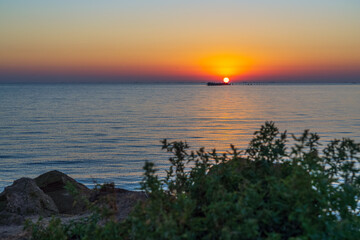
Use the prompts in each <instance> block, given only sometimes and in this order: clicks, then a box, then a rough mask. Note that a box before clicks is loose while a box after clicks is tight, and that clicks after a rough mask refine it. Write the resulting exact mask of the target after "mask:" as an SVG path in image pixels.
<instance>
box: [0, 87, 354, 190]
mask: <svg viewBox="0 0 360 240" xmlns="http://www.w3.org/2000/svg"><path fill="white" fill-rule="evenodd" d="M267 120H272V121H275V122H276V124H277V126H278V127H279V128H280V129H281V130H288V131H289V132H292V133H301V132H302V131H303V130H304V129H310V130H312V131H313V132H317V133H319V134H320V136H321V138H322V142H323V143H326V142H328V141H329V140H330V139H333V138H341V137H350V138H353V139H355V140H356V141H357V142H359V141H360V85H351V84H349V85H345V84H344V85H285V84H282V85H275V84H274V85H250V86H248V85H235V86H222V87H207V86H205V85H181V84H168V85H165V84H164V85H161V84H133V85H127V84H10V85H0V190H2V189H3V188H4V187H5V186H7V185H10V184H11V183H12V182H13V181H14V180H15V179H18V178H20V177H23V176H27V177H36V176H37V175H39V174H41V173H44V172H46V171H50V170H53V169H57V170H60V171H63V172H65V173H67V174H69V175H70V176H72V177H74V178H75V179H77V180H79V181H80V182H82V183H84V184H86V185H88V186H91V185H93V184H94V181H96V182H98V183H103V182H110V181H114V182H115V183H116V184H117V186H119V187H122V188H126V189H136V188H137V187H138V186H139V184H138V183H139V181H140V180H141V179H142V173H143V170H142V167H143V165H144V161H145V160H150V161H153V162H155V163H156V164H157V166H158V167H159V168H160V172H161V170H163V169H165V168H166V167H167V164H168V163H167V158H168V157H169V155H167V154H166V153H164V152H162V150H161V144H160V140H162V139H164V138H167V139H169V140H186V141H187V142H188V143H189V144H190V145H191V146H192V147H194V148H197V147H202V146H205V147H206V148H207V149H209V150H210V149H211V148H214V147H216V148H217V149H218V150H220V151H225V150H228V148H229V144H234V145H236V146H237V147H239V148H240V149H242V148H245V147H246V146H247V143H248V142H249V140H250V139H251V136H252V133H253V132H254V131H255V130H257V129H258V128H259V127H260V125H261V124H263V123H264V122H265V121H267Z"/></svg>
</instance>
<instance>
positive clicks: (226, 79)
mask: <svg viewBox="0 0 360 240" xmlns="http://www.w3.org/2000/svg"><path fill="white" fill-rule="evenodd" d="M207 85H208V86H224V85H231V83H230V79H229V78H228V77H224V79H223V82H208V83H207Z"/></svg>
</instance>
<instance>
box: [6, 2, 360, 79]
mask: <svg viewBox="0 0 360 240" xmlns="http://www.w3.org/2000/svg"><path fill="white" fill-rule="evenodd" d="M359 12H360V4H359V3H358V2H356V1H352V0H349V2H347V3H340V2H338V3H335V2H329V1H319V2H317V3H313V2H312V1H307V0H306V1H302V2H301V3H296V2H293V1H290V2H289V1H284V0H281V1H276V2H273V3H272V4H270V3H269V2H268V1H265V0H263V1H260V2H258V3H245V2H242V1H239V2H234V1H222V2H221V1H208V2H207V4H205V2H203V1H199V2H197V3H193V2H191V1H184V2H182V3H169V2H165V1H158V0H157V1H154V2H152V3H131V2H126V1H105V2H97V1H90V2H89V3H88V4H87V2H86V1H79V2H77V3H71V4H70V3H68V4H64V3H53V2H52V3H51V2H46V1H34V2H32V3H29V2H22V3H16V2H15V3H14V2H13V1H2V2H1V3H0V35H1V38H0V73H1V72H5V73H16V72H24V73H27V72H28V73H31V72H37V73H73V74H75V73H76V74H90V75H91V74H95V75H96V74H99V75H102V74H103V75H135V76H136V75H154V76H158V75H164V76H165V75H166V76H194V77H195V78H196V77H198V76H214V77H219V78H221V79H222V77H224V76H228V77H230V78H235V79H241V78H242V76H252V75H254V76H262V75H263V76H266V75H291V74H293V75H299V74H300V75H301V74H303V75H306V74H319V73H320V74H325V75H326V73H327V72H328V73H329V74H334V73H339V74H341V73H344V74H345V73H349V74H355V75H356V74H358V76H360V70H359V69H360V15H359V14H358V13H359Z"/></svg>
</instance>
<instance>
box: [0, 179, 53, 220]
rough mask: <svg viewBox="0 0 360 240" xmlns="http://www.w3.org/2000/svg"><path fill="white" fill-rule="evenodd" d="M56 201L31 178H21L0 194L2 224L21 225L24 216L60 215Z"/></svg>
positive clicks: (0, 218)
mask: <svg viewBox="0 0 360 240" xmlns="http://www.w3.org/2000/svg"><path fill="white" fill-rule="evenodd" d="M58 212H59V211H58V208H57V207H56V205H55V203H54V201H53V200H52V199H51V198H50V197H49V196H48V195H46V194H45V193H44V192H43V191H42V190H41V189H40V188H39V187H38V186H37V185H36V183H35V181H34V180H33V179H30V178H20V179H18V180H16V181H15V182H14V183H13V184H12V185H11V186H8V187H6V188H5V190H4V191H3V192H2V193H1V194H0V224H14V223H21V222H22V221H23V220H24V216H30V215H40V216H50V215H52V214H56V213H58Z"/></svg>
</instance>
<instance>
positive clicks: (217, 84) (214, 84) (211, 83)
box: [207, 82, 231, 86]
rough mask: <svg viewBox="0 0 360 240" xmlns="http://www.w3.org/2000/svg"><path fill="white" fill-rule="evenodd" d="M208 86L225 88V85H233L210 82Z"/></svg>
mask: <svg viewBox="0 0 360 240" xmlns="http://www.w3.org/2000/svg"><path fill="white" fill-rule="evenodd" d="M207 85H208V86H224V85H231V83H224V82H208V83H207Z"/></svg>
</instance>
